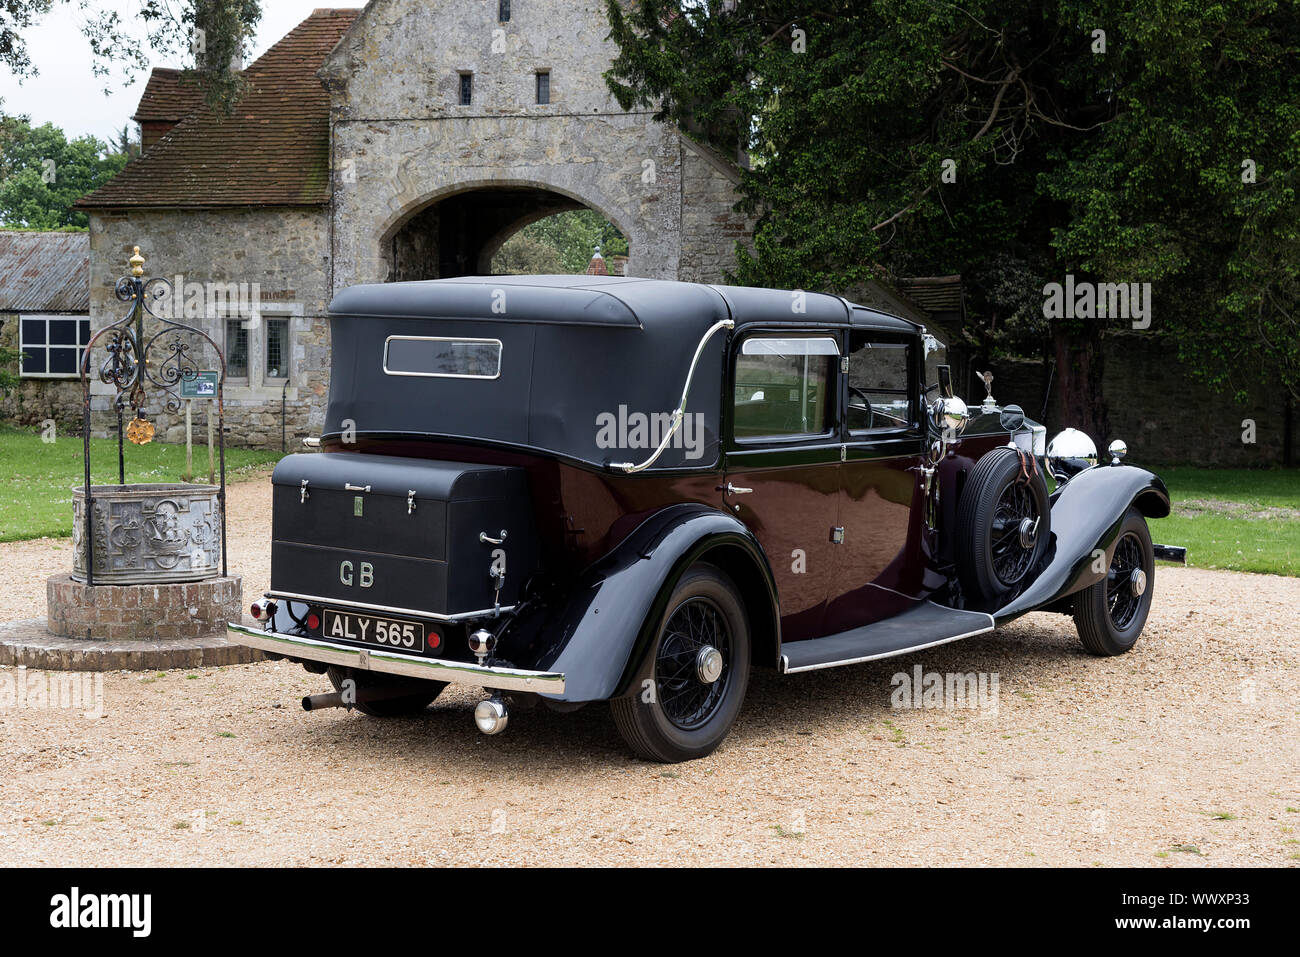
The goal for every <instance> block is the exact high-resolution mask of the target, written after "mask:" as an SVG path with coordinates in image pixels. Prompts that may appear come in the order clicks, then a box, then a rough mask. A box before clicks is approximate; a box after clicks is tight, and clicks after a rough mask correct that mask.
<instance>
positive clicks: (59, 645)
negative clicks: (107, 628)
mask: <svg viewBox="0 0 1300 957" xmlns="http://www.w3.org/2000/svg"><path fill="white" fill-rule="evenodd" d="M263 657H264V656H263V654H262V653H261V652H260V651H255V650H253V649H252V648H247V647H245V646H244V645H237V644H235V643H234V642H233V641H229V640H227V639H226V638H223V637H220V636H218V635H206V636H204V637H202V638H173V639H170V640H166V641H161V640H160V641H93V640H92V641H87V640H86V639H84V638H59V637H57V636H56V635H52V634H50V632H49V630H48V629H47V628H46V627H45V620H44V619H43V618H33V619H31V620H29V621H13V622H9V623H7V624H3V625H0V667H5V666H8V667H19V666H21V667H26V668H39V669H41V670H42V671H168V670H171V669H173V668H216V667H221V666H223V665H243V664H248V663H249V662H252V661H261V660H262V658H263Z"/></svg>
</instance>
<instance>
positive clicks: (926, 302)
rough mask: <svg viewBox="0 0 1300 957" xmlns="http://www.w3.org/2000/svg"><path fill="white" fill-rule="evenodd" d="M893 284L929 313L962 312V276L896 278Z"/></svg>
mask: <svg viewBox="0 0 1300 957" xmlns="http://www.w3.org/2000/svg"><path fill="white" fill-rule="evenodd" d="M893 286H894V288H895V289H897V290H898V291H899V292H901V293H902V294H903V295H905V296H906V297H907V298H908V299H910V300H912V302H914V303H916V304H917V305H918V306H920V307H921V308H922V309H924V310H925V311H926V312H928V313H931V314H933V313H936V312H961V308H962V283H961V276H924V277H920V278H913V279H896V280H894V282H893Z"/></svg>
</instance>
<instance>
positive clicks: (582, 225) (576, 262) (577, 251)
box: [507, 209, 628, 273]
mask: <svg viewBox="0 0 1300 957" xmlns="http://www.w3.org/2000/svg"><path fill="white" fill-rule="evenodd" d="M516 235H517V236H519V237H526V238H527V239H529V240H531V241H533V242H536V243H539V244H541V245H543V246H547V247H549V248H551V249H552V250H554V251H555V253H556V255H557V256H558V259H559V268H558V269H555V270H553V271H554V272H559V273H583V272H586V271H587V265H588V264H589V263H590V262H591V257H592V254H593V253H594V252H595V251H596V249H597V247H599V248H600V252H601V255H603V256H605V257H606V258H608V257H610V256H626V255H627V254H628V245H627V240H626V239H625V238H624V237H623V234H622V233H620V232H619V231H618V228H617V227H616V226H615V225H614V224H613V223H610V222H608V221H607V220H606V219H605V217H603V216H601V215H600V213H598V212H596V211H595V210H591V209H576V210H571V211H569V212H565V213H556V214H555V215H554V216H548V217H546V218H545V219H539V220H538V221H537V222H535V223H532V224H530V225H528V226H525V227H524V228H523V229H522V230H520V231H519V232H518V233H517V234H516ZM507 245H509V243H507Z"/></svg>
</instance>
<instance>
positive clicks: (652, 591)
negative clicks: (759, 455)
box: [512, 504, 780, 701]
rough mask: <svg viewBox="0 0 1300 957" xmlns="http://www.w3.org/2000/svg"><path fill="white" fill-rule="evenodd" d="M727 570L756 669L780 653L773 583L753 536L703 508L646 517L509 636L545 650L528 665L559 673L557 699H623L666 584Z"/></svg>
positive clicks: (526, 614)
mask: <svg viewBox="0 0 1300 957" xmlns="http://www.w3.org/2000/svg"><path fill="white" fill-rule="evenodd" d="M701 560H703V561H708V562H712V563H714V564H717V565H719V566H720V567H721V568H722V569H723V570H724V571H726V572H727V573H728V574H729V575H730V576H731V578H732V579H733V581H735V583H736V585H737V587H738V588H739V589H740V592H741V600H742V603H743V604H744V605H745V608H746V611H747V612H748V614H749V618H750V632H751V640H753V641H754V643H755V648H754V657H753V660H754V661H755V663H759V664H762V663H771V662H768V661H766V659H771V660H772V661H773V662H774V661H775V655H776V649H777V648H779V647H780V633H779V628H780V618H779V615H778V610H777V609H778V605H777V594H776V581H775V579H774V578H773V575H772V569H771V567H770V566H769V565H768V562H767V558H766V556H765V555H764V554H763V550H762V548H761V546H760V545H759V544H758V541H757V539H755V537H754V535H753V533H752V532H750V531H749V529H748V528H746V527H745V526H744V524H743V523H741V522H740V521H739V520H737V519H736V518H734V517H733V516H731V515H728V514H727V513H726V512H723V511H720V510H718V509H716V508H710V507H709V506H706V505H690V504H684V505H674V506H670V507H669V508H665V509H663V510H661V511H659V512H656V513H655V514H654V515H653V516H651V517H650V518H648V519H646V520H645V521H644V522H643V523H642V524H641V525H640V526H638V527H637V529H636V530H635V531H634V532H633V533H632V534H631V535H629V536H628V537H627V538H626V539H625V540H624V541H623V542H622V543H621V544H620V545H619V546H618V547H617V548H615V549H614V550H613V551H612V552H610V553H609V554H608V555H606V556H605V557H604V558H602V559H600V560H599V561H597V562H596V563H594V564H593V565H592V566H591V567H590V568H588V569H587V571H586V572H584V573H583V575H582V576H581V577H580V579H579V580H578V582H577V583H576V584H574V585H572V586H570V587H568V588H567V589H566V590H565V595H564V598H563V601H562V602H560V603H559V604H558V605H553V606H551V607H549V608H540V607H539V608H537V609H530V608H528V607H525V608H522V609H521V610H520V614H519V615H518V616H517V618H516V621H515V623H514V625H513V626H512V630H518V631H523V632H526V633H527V634H529V635H532V636H535V637H534V638H533V641H534V642H536V643H538V644H542V645H544V650H543V651H542V653H541V654H540V656H538V658H537V660H536V661H535V662H529V665H528V666H529V667H537V668H544V669H547V670H554V671H558V672H562V673H563V674H564V675H565V690H564V694H562V695H554V696H549V695H548V697H554V698H557V699H560V700H565V701H600V700H604V699H607V698H613V697H617V696H619V695H621V694H624V693H626V692H627V691H628V690H629V688H630V685H631V683H632V680H633V677H634V675H635V674H636V673H637V671H638V669H639V666H640V665H641V663H642V661H643V660H644V656H645V654H646V652H647V650H648V649H649V647H650V646H651V644H652V643H653V641H654V638H655V629H656V628H657V626H658V623H659V621H660V619H661V618H662V616H663V613H664V611H665V610H666V607H667V604H668V600H669V598H670V596H671V595H672V592H673V589H674V587H675V586H676V585H677V582H678V581H679V580H680V579H681V577H682V575H684V574H685V573H686V570H687V569H688V568H690V567H691V565H693V564H694V563H695V562H697V561H701Z"/></svg>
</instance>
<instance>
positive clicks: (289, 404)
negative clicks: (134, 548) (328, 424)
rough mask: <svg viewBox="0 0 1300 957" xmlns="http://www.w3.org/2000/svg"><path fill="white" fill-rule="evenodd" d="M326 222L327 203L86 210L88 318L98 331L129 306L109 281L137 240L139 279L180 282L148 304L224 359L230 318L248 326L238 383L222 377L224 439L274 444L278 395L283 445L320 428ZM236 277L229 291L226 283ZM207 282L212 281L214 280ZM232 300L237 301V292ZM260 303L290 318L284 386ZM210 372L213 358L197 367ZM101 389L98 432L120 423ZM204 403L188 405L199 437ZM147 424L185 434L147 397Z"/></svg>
mask: <svg viewBox="0 0 1300 957" xmlns="http://www.w3.org/2000/svg"><path fill="white" fill-rule="evenodd" d="M328 233H329V217H328V213H327V211H326V210H324V209H312V208H305V209H287V208H286V209H228V210H211V211H206V210H148V211H138V212H137V211H132V212H116V213H93V214H92V215H91V222H90V263H91V267H90V270H91V275H90V300H91V302H90V315H91V327H92V329H93V330H95V331H98V330H99V329H101V328H103V327H104V326H105V325H106V324H108V323H110V322H113V321H116V320H117V319H118V318H120V317H121V316H123V315H125V314H126V313H127V311H128V310H129V304H124V303H122V302H119V301H118V299H117V298H116V296H115V295H114V292H113V289H114V284H115V283H116V281H117V280H118V278H120V277H121V276H123V275H126V274H127V272H128V269H127V260H128V258H129V257H130V256H131V249H132V247H133V246H139V247H140V249H141V253H142V255H144V256H145V258H146V265H145V274H146V276H163V277H165V278H167V279H169V280H171V281H172V282H173V285H174V286H175V287H176V288H175V289H174V290H173V296H172V297H171V298H170V299H168V300H164V301H163V302H160V303H158V304H157V305H155V307H154V308H155V310H156V311H159V312H160V313H163V314H176V316H177V318H179V319H181V321H183V322H186V323H188V324H190V325H194V326H197V327H199V328H200V329H202V330H203V331H204V332H205V333H207V334H208V335H210V336H212V338H213V339H215V340H216V342H217V344H218V345H220V346H221V347H222V349H223V350H225V351H226V352H227V354H229V352H230V348H229V345H230V344H229V343H227V342H226V319H227V318H239V319H242V320H243V321H244V323H245V325H246V326H247V328H248V342H249V359H248V375H247V377H246V378H240V379H236V378H228V380H227V384H226V390H225V392H226V395H225V408H226V441H227V442H228V443H229V444H231V445H237V446H247V447H252V448H279V446H280V405H281V397H282V395H283V397H284V402H285V407H286V413H287V415H286V426H287V433H288V443H289V447H290V448H293V447H295V446H300V445H301V441H300V439H301V438H302V437H304V436H307V435H314V434H318V433H319V428H320V424H321V423H322V422H323V421H324V413H325V409H324V403H325V396H326V391H327V381H328V374H329V329H328V324H327V322H326V321H325V320H324V319H323V318H322V317H323V316H324V315H325V313H326V309H327V307H328V304H329V298H330V295H329V275H328V263H329V260H328V248H329V238H328ZM231 283H234V284H244V285H243V286H242V288H240V287H236V288H237V291H238V293H239V296H238V297H236V296H235V295H233V293H235V292H236V288H231V287H229V286H228V285H227V284H231ZM210 284H212V285H210ZM237 298H238V301H236V299H237ZM250 303H256V304H257V309H256V310H252V311H253V312H255V313H259V314H260V316H261V318H262V319H263V320H269V319H287V320H288V322H289V337H290V338H289V350H290V367H289V380H288V381H289V385H288V388H287V390H286V389H284V388H283V385H284V380H283V378H276V379H270V378H268V377H267V376H266V372H267V368H266V362H265V355H264V351H263V350H264V348H265V330H264V328H263V326H262V323H261V322H259V320H258V319H257V316H256V315H252V316H250V315H248V314H247V313H248V312H249V311H250V310H248V309H247V308H245V307H246V306H248V305H249V304H250ZM200 364H202V365H203V366H204V367H205V368H213V360H212V357H211V356H208V357H205V359H204V361H203V362H201V363H200ZM109 401H110V399H109V390H108V389H107V387H105V386H103V385H100V384H97V385H96V387H95V388H94V390H93V391H92V399H91V405H92V409H93V410H95V411H96V413H97V414H96V416H95V417H94V418H93V420H92V426H93V428H94V429H95V431H96V432H97V433H99V434H109V431H110V429H115V428H116V423H115V419H114V417H112V416H110V414H109V413H108V405H109ZM206 405H207V404H206V403H203V402H196V403H195V420H196V421H195V430H196V432H197V433H198V435H203V434H204V429H205V425H203V424H202V423H203V422H204V419H203V415H204V414H205V410H206ZM150 419H151V421H153V422H154V424H155V425H156V426H157V428H158V434H159V437H160V438H161V439H162V440H164V441H168V442H181V441H184V422H185V419H184V415H183V413H182V414H178V415H172V416H169V415H167V414H166V413H165V412H163V411H162V410H161V409H160V408H159V406H158V403H157V402H156V401H155V402H154V403H151V406H150Z"/></svg>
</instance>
